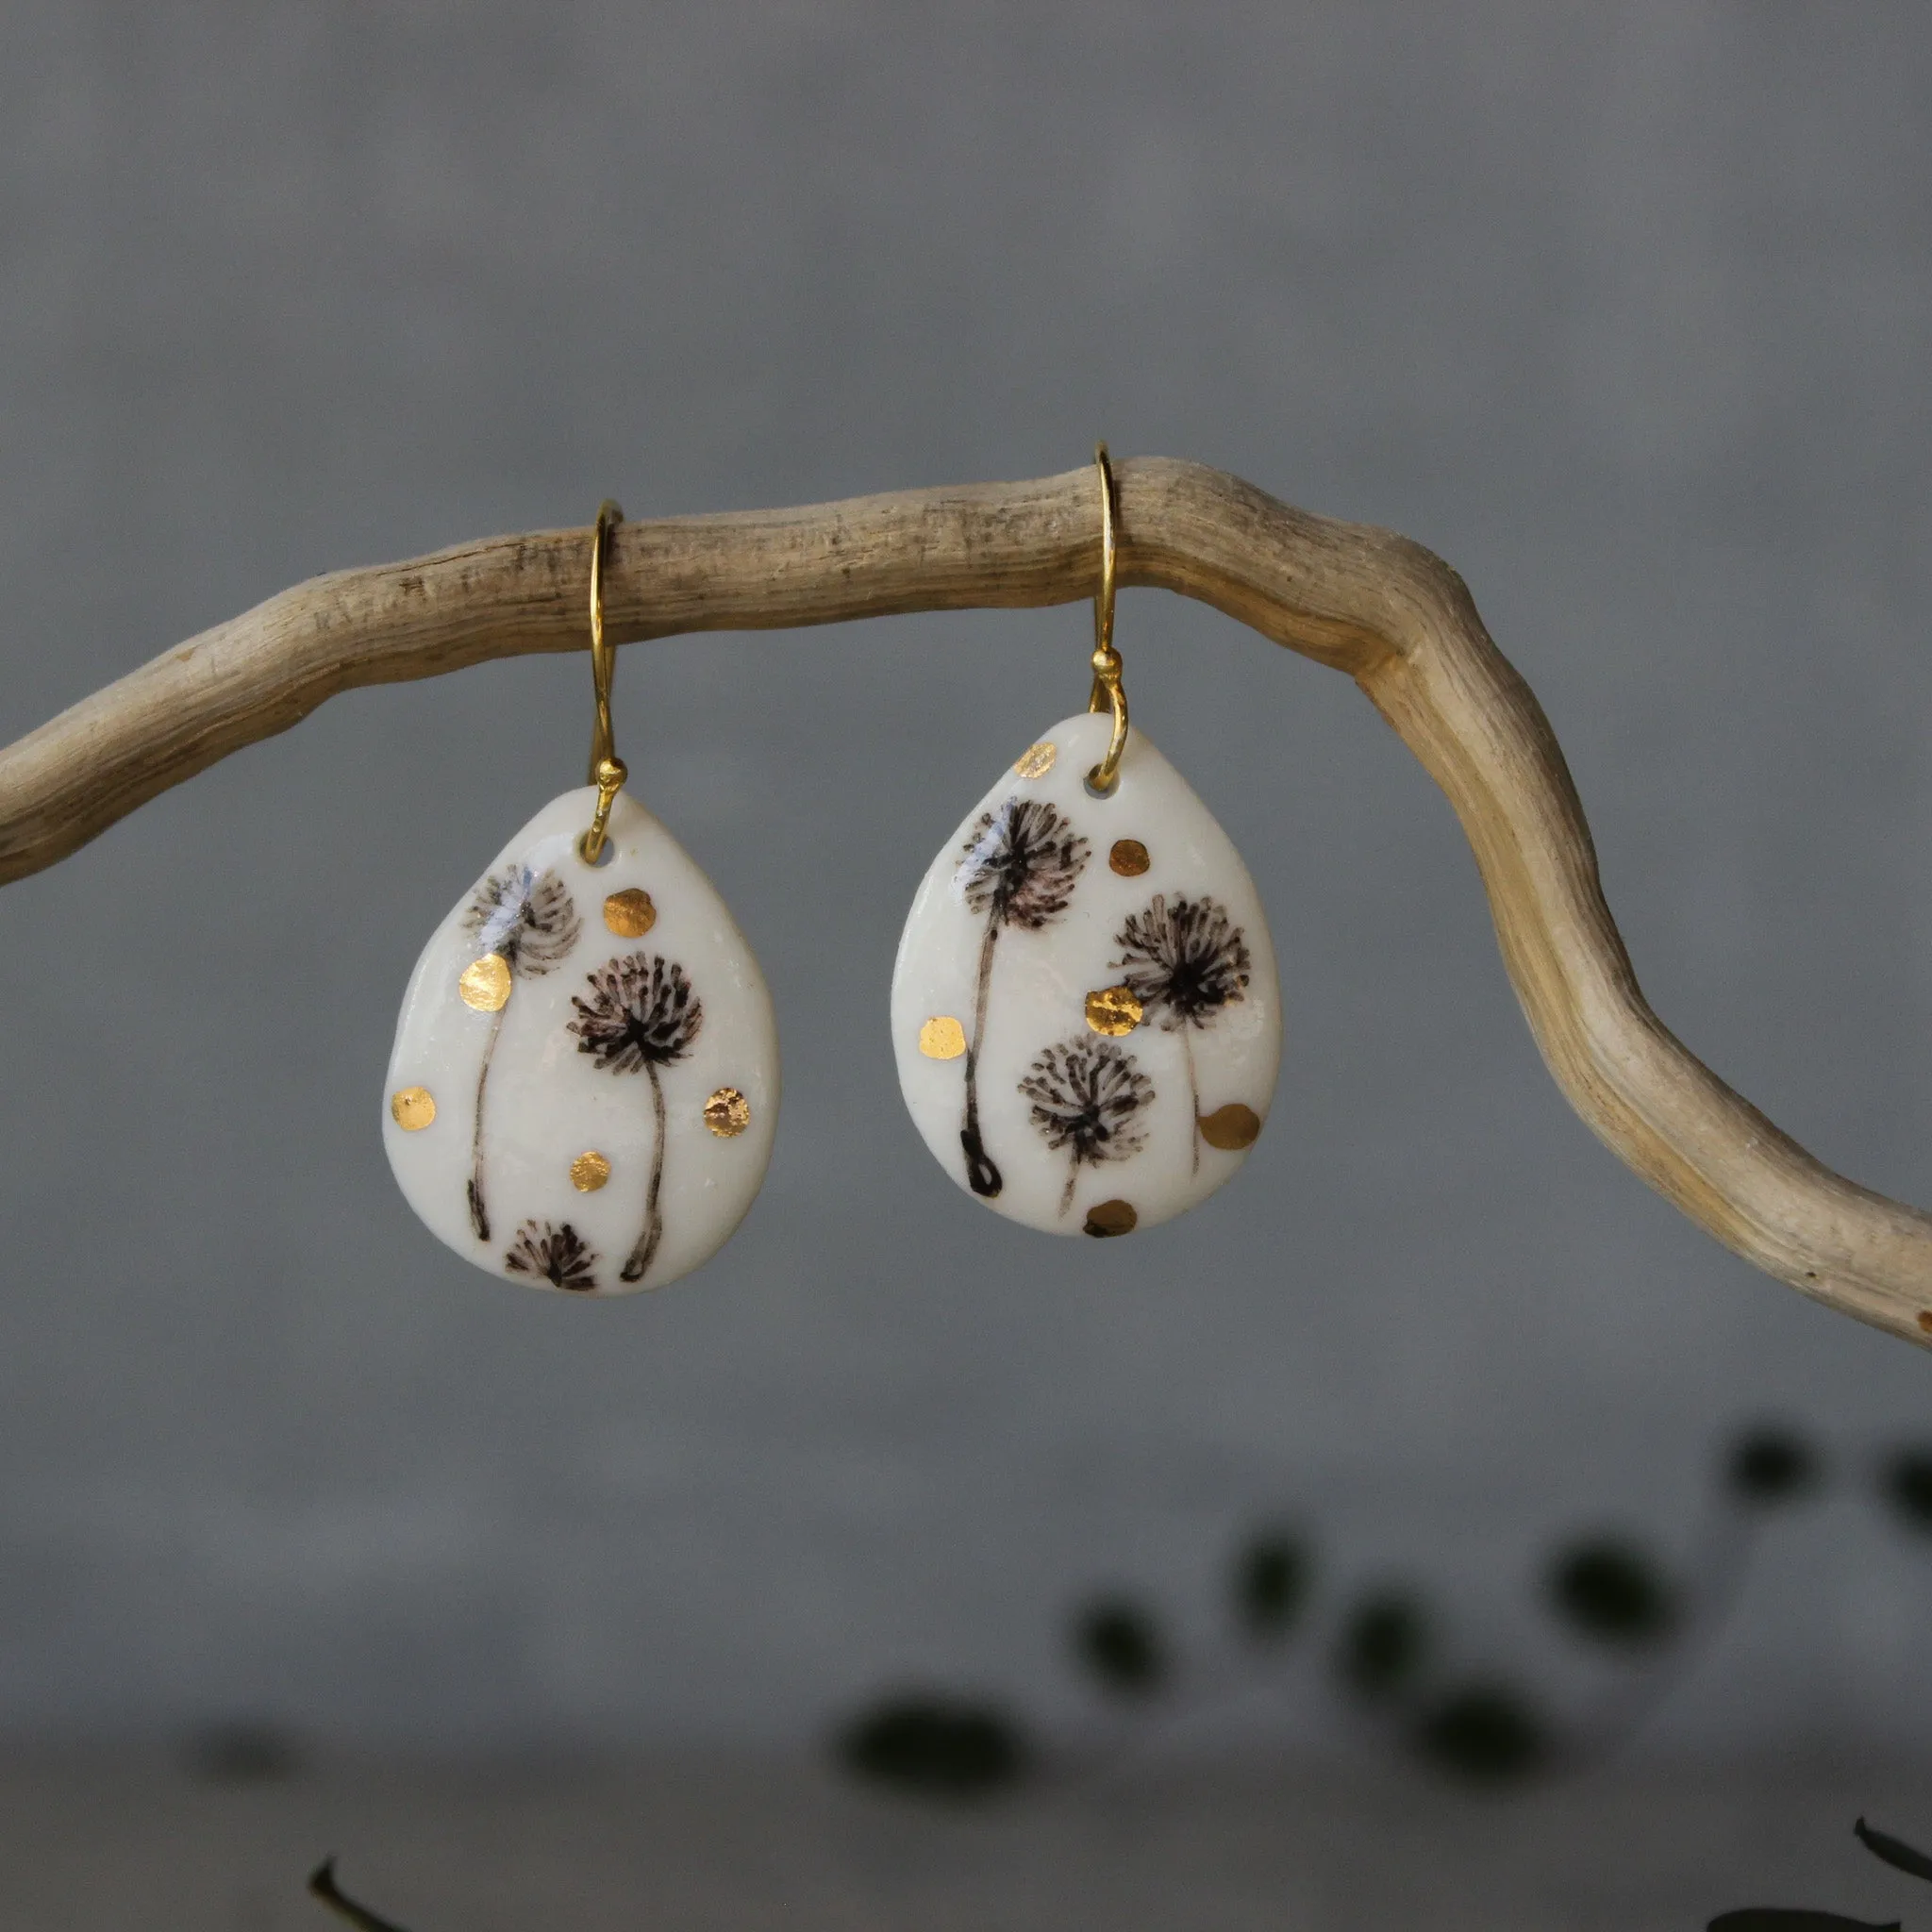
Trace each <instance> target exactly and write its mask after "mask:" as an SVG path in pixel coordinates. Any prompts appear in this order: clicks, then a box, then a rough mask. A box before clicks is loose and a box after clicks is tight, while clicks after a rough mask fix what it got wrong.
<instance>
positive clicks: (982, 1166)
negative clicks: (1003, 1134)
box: [959, 912, 1006, 1200]
mask: <svg viewBox="0 0 1932 1932" xmlns="http://www.w3.org/2000/svg"><path fill="white" fill-rule="evenodd" d="M999 936H1000V921H999V914H998V913H997V912H995V913H993V915H992V916H991V918H989V919H988V921H987V922H986V937H985V938H984V939H983V940H981V941H980V942H979V979H978V984H977V985H976V987H975V988H974V995H973V1039H972V1041H971V1043H970V1044H969V1045H968V1046H967V1048H966V1121H965V1124H964V1125H963V1126H962V1127H961V1128H960V1130H959V1145H960V1146H961V1147H962V1148H963V1149H964V1150H965V1154H966V1182H967V1185H968V1186H969V1187H970V1188H971V1189H972V1190H973V1191H974V1193H975V1194H977V1195H979V1196H980V1197H981V1198H982V1199H983V1200H991V1198H992V1197H993V1196H994V1195H995V1194H997V1193H998V1192H999V1191H1000V1190H1001V1188H1002V1187H1004V1186H1005V1185H1006V1182H1005V1179H1004V1177H1003V1176H1002V1175H1001V1174H1000V1171H999V1169H998V1168H997V1167H996V1166H995V1165H994V1164H993V1162H992V1161H991V1158H989V1157H988V1155H987V1151H986V1143H985V1141H983V1140H981V1138H980V1134H979V1049H980V1047H981V1045H982V1044H983V1042H984V1041H985V1039H986V1008H987V1000H988V997H989V995H990V994H991V991H992V949H993V947H994V946H995V945H996V944H997V943H998V941H999Z"/></svg>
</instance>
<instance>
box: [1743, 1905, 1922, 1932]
mask: <svg viewBox="0 0 1932 1932" xmlns="http://www.w3.org/2000/svg"><path fill="white" fill-rule="evenodd" d="M1707 1932H1899V1923H1898V1921H1897V1920H1896V1919H1890V1920H1888V1921H1887V1922H1886V1923H1885V1924H1883V1925H1874V1924H1873V1923H1872V1922H1871V1921H1870V1920H1869V1919H1847V1918H1844V1917H1842V1916H1841V1915H1840V1913H1838V1912H1790V1911H1783V1910H1780V1909H1779V1908H1778V1907H1776V1906H1746V1907H1744V1909H1743V1910H1742V1911H1740V1912H1720V1913H1719V1914H1718V1915H1717V1917H1716V1918H1714V1919H1713V1920H1712V1921H1711V1922H1710V1924H1709V1925H1708V1927H1707Z"/></svg>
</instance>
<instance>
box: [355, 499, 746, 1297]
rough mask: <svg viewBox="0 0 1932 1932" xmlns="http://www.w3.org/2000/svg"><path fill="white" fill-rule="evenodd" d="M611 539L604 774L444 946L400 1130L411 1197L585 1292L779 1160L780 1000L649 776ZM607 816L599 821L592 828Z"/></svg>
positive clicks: (606, 523)
mask: <svg viewBox="0 0 1932 1932" xmlns="http://www.w3.org/2000/svg"><path fill="white" fill-rule="evenodd" d="M623 515H624V513H623V511H622V510H620V509H619V508H618V507H617V506H616V505H615V504H614V503H607V504H605V505H604V506H603V508H601V509H600V510H599V511H598V513H597V526H596V530H595V534H594V536H593V538H592V546H591V675H592V679H593V682H594V685H595V695H596V707H597V715H596V732H595V737H594V739H593V741H592V745H591V784H590V785H589V786H587V787H584V788H582V789H580V790H578V791H566V792H565V793H564V794H563V795H562V796H561V797H560V798H557V799H553V800H552V801H551V803H550V804H549V805H547V806H545V807H544V808H543V809H542V810H541V811H540V812H539V813H538V814H537V816H536V817H535V818H533V819H532V820H531V821H530V822H529V824H526V825H525V827H524V828H523V830H522V831H520V832H519V833H518V834H517V835H516V837H515V838H513V839H512V840H511V841H509V843H508V845H506V846H505V847H504V848H503V850H502V851H501V852H500V853H498V854H497V856H496V858H494V859H493V860H492V861H491V865H490V867H489V870H488V871H487V872H486V873H485V874H484V875H483V877H482V878H481V879H480V880H479V881H478V882H477V884H476V885H475V888H474V889H473V890H472V891H469V892H467V893H465V894H464V896H463V898H462V899H461V900H460V901H459V902H458V905H457V906H456V907H455V908H454V909H453V910H452V911H451V912H450V914H449V916H448V918H446V919H445V920H444V921H443V922H442V924H441V925H440V926H438V927H437V929H436V931H435V932H434V933H433V934H432V935H431V936H430V940H429V943H428V944H427V945H426V946H425V948H424V949H423V957H422V958H420V959H419V960H418V961H417V964H416V970H415V973H414V974H412V975H411V977H410V980H409V987H408V992H407V993H406V994H405V995H404V998H403V1009H402V1015H401V1018H400V1019H399V1020H398V1022H397V1025H396V1039H395V1046H394V1049H393V1051H392V1052H391V1056H390V1066H389V1090H388V1095H387V1099H386V1103H385V1108H384V1116H383V1140H384V1142H385V1145H386V1146H387V1149H388V1152H389V1158H390V1165H391V1168H392V1169H393V1170H394V1172H395V1176H396V1181H397V1183H398V1185H399V1186H400V1187H401V1188H402V1191H403V1194H404V1197H405V1198H406V1199H407V1200H408V1203H409V1206H410V1207H411V1208H414V1209H415V1210H416V1212H417V1214H418V1215H420V1216H421V1217H422V1219H423V1221H424V1223H425V1224H426V1225H427V1227H428V1228H429V1230H430V1232H431V1233H432V1234H434V1235H436V1236H437V1237H438V1239H439V1240H441V1241H445V1242H447V1243H448V1244H449V1246H451V1247H452V1248H454V1249H455V1250H456V1251H457V1253H458V1254H459V1255H461V1256H462V1257H464V1258H465V1259H466V1260H469V1261H474V1262H475V1264H476V1266H477V1267H479V1268H484V1269H488V1270H489V1271H491V1273H492V1274H504V1275H507V1276H508V1277H509V1278H510V1279H511V1280H513V1281H522V1282H525V1283H528V1284H529V1285H530V1286H532V1287H538V1288H545V1287H547V1288H552V1289H562V1290H566V1291H570V1292H573V1293H577V1294H621V1293H626V1292H628V1291H632V1290H635V1289H641V1288H661V1287H662V1286H663V1285H664V1284H665V1283H666V1282H670V1281H675V1280H676V1279H677V1278H678V1276H679V1275H682V1274H689V1273H690V1272H691V1270H692V1269H693V1268H696V1267H698V1266H700V1265H701V1264H702V1263H703V1262H705V1261H707V1260H708V1259H709V1258H710V1257H711V1256H712V1255H714V1254H715V1253H716V1252H717V1251H718V1249H719V1248H720V1247H721V1246H723V1244H724V1241H725V1240H726V1238H727V1237H728V1236H729V1235H730V1233H731V1231H732V1230H733V1229H734V1228H735V1227H736V1226H737V1225H738V1224H739V1222H740V1221H741V1220H742V1219H743V1217H744V1213H745V1210H746V1209H747V1208H749V1207H750V1206H751V1203H752V1200H753V1197H754V1196H755V1195H756V1194H757V1193H758V1186H759V1184H760V1182H761V1181H762V1180H763V1178H764V1173H765V1164H766V1161H767V1160H768V1159H769V1158H770V1155H771V1149H772V1133H773V1129H774V1126H775V1124H776V1121H777V1112H778V1043H777V1032H776V1028H775V1026H774V1022H773V1017H772V1002H771V996H770V995H769V994H768V993H767V991H765V982H764V977H763V975H762V974H760V973H759V971H758V961H757V960H756V959H755V958H753V957H752V951H751V948H750V946H748V945H747V944H746V943H745V940H744V936H743V934H742V933H741V932H740V931H739V929H738V926H737V924H735V923H734V921H733V920H732V917H731V914H730V912H729V911H728V910H727V909H726V908H725V906H724V901H723V900H722V899H721V898H720V897H719V896H718V892H717V889H716V888H715V887H714V886H713V885H712V884H711V882H710V880H709V879H708V878H707V877H706V876H705V874H703V873H702V872H701V871H699V869H698V867H697V866H696V865H695V864H694V863H693V862H692V861H691V858H689V857H688V856H687V854H686V853H685V852H684V851H683V849H682V848H681V847H680V846H679V845H678V844H677V842H676V841H675V840H674V839H673V838H672V836H671V835H670V833H669V832H667V831H666V830H665V829H664V827H663V826H662V825H661V824H658V821H657V820H656V819H655V818H653V817H652V815H651V814H650V813H649V812H648V811H646V810H645V809H644V808H643V807H642V806H641V805H640V804H638V803H637V801H636V800H634V799H633V798H631V797H630V796H628V794H626V793H625V791H624V789H623V788H624V783H625V778H626V777H627V776H628V775H629V774H628V773H627V772H626V770H625V764H624V761H623V759H621V758H618V756H617V754H616V750H615V747H614V745H613V743H612V738H611V726H610V683H611V673H612V670H613V668H614V667H613V661H612V660H613V656H614V653H613V650H612V647H611V646H610V645H609V644H608V642H607V641H606V640H605V636H604V595H603V585H604V567H605V562H606V558H607V557H608V547H609V541H610V532H611V530H612V528H613V527H614V526H615V525H617V524H618V523H620V522H621V521H622V520H623ZM587 822H588V824H589V829H588V830H586V829H585V826H586V824H587Z"/></svg>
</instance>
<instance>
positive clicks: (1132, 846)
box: [1107, 839, 1154, 879]
mask: <svg viewBox="0 0 1932 1932" xmlns="http://www.w3.org/2000/svg"><path fill="white" fill-rule="evenodd" d="M1107 862H1108V865H1110V866H1112V868H1113V869H1114V871H1115V872H1117V873H1119V874H1120V875H1121V876H1122V878H1124V879H1137V878H1139V877H1140V876H1141V874H1142V873H1143V872H1145V871H1146V870H1147V868H1148V867H1149V866H1150V865H1152V864H1153V863H1154V861H1153V860H1152V859H1151V858H1148V857H1147V848H1146V846H1144V845H1143V844H1141V841H1140V840H1138V839H1116V840H1115V841H1113V850H1112V851H1111V852H1109V853H1108V855H1107Z"/></svg>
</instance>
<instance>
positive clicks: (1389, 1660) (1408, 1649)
mask: <svg viewBox="0 0 1932 1932" xmlns="http://www.w3.org/2000/svg"><path fill="white" fill-rule="evenodd" d="M1428 1651H1429V1619H1428V1613H1427V1612H1426V1611H1425V1610H1424V1608H1423V1605H1422V1600H1421V1599H1420V1598H1419V1597H1418V1596H1417V1595H1416V1594H1415V1593H1414V1591H1408V1590H1399V1589H1390V1590H1378V1591H1374V1592H1373V1593H1372V1594H1370V1595H1368V1596H1365V1597H1362V1598H1361V1599H1359V1600H1358V1601H1357V1603H1356V1605H1355V1607H1353V1608H1352V1609H1351V1610H1349V1611H1348V1613H1347V1614H1346V1615H1345V1616H1344V1617H1343V1619H1342V1622H1341V1641H1340V1642H1339V1643H1338V1644H1337V1646H1336V1652H1335V1662H1336V1668H1337V1670H1338V1671H1339V1672H1340V1673H1341V1680H1342V1682H1343V1683H1344V1684H1346V1685H1347V1686H1348V1688H1349V1689H1350V1690H1351V1691H1354V1692H1355V1693H1356V1695H1357V1697H1362V1698H1366V1699H1369V1700H1370V1701H1372V1702H1373V1701H1374V1700H1377V1699H1380V1698H1386V1697H1392V1696H1393V1695H1394V1694H1395V1693H1396V1692H1397V1691H1405V1690H1407V1688H1408V1687H1409V1685H1411V1684H1412V1683H1414V1681H1415V1680H1416V1678H1417V1677H1418V1676H1419V1675H1420V1674H1421V1672H1422V1668H1423V1664H1424V1660H1425V1658H1426V1657H1427V1656H1428Z"/></svg>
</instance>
